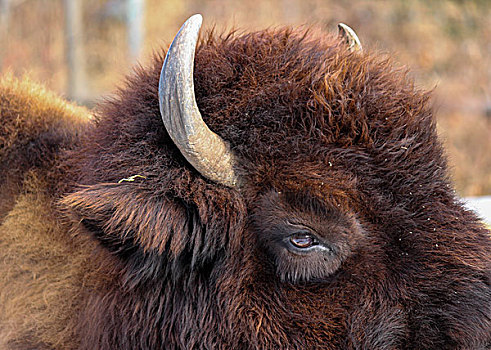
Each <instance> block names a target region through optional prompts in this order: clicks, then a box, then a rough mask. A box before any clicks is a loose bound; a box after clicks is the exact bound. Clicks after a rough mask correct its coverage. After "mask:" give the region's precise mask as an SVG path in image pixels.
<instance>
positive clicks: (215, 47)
mask: <svg viewBox="0 0 491 350" xmlns="http://www.w3.org/2000/svg"><path fill="white" fill-rule="evenodd" d="M162 61H163V59H162V57H161V56H158V57H157V58H155V63H154V65H153V66H152V67H150V68H147V69H139V70H138V71H137V72H136V74H135V75H134V76H132V77H130V78H129V79H128V81H127V84H126V87H125V88H123V89H121V90H120V91H119V92H118V94H117V96H116V97H114V99H112V100H109V101H107V102H106V103H104V104H102V105H101V107H100V109H99V112H98V114H97V118H96V120H95V123H94V124H93V125H92V126H91V127H90V128H89V129H88V130H87V133H86V134H84V135H82V136H81V138H80V141H79V142H78V143H75V145H74V146H73V147H72V150H67V151H65V152H64V153H63V159H62V160H61V161H59V162H58V161H57V162H56V169H57V171H56V172H54V175H52V177H51V178H53V179H57V181H58V182H55V183H51V185H54V186H55V187H56V186H60V188H61V189H60V190H59V191H58V192H57V195H55V196H50V197H49V198H47V199H46V200H47V201H48V202H51V201H53V200H55V199H57V198H58V197H61V201H60V202H59V203H60V208H61V210H62V211H61V212H58V211H56V212H53V211H50V210H52V209H49V208H50V207H49V206H47V208H48V212H46V213H45V214H44V216H45V217H46V219H47V220H48V221H49V223H50V224H49V225H55V226H56V227H59V228H61V227H64V226H63V225H68V226H71V228H72V231H73V232H74V233H76V235H75V236H74V237H72V236H71V235H67V233H66V231H63V230H62V229H57V230H56V231H53V232H56V233H55V235H59V236H60V242H61V243H59V244H61V245H63V246H64V247H65V248H64V249H65V251H66V254H67V256H68V258H69V259H70V260H72V259H73V263H72V264H70V266H69V267H67V268H66V269H65V270H63V269H62V271H63V275H62V276H66V277H63V279H62V280H63V281H66V286H65V288H61V287H59V286H57V285H56V284H54V283H53V281H52V280H50V279H46V280H45V284H44V285H43V286H42V288H44V290H55V293H56V295H60V298H61V295H64V298H65V299H66V300H69V301H70V303H71V305H72V308H64V307H63V306H62V305H61V304H58V303H55V304H53V308H54V309H53V311H52V312H50V313H49V314H50V315H60V316H57V318H58V321H60V322H58V323H57V322H54V323H49V322H44V321H45V320H47V319H49V317H48V316H46V314H42V313H38V314H39V319H38V320H39V321H40V323H39V324H38V325H35V322H33V323H32V324H30V325H27V326H26V328H23V327H20V326H19V327H18V332H14V333H10V334H8V335H7V336H4V337H6V339H7V342H10V343H11V344H15V343H16V342H18V341H19V339H23V341H24V343H23V344H20V345H19V346H18V347H19V348H23V347H26V348H28V347H29V346H36V344H46V346H52V347H59V348H63V347H66V348H69V347H70V346H72V345H71V344H70V343H63V340H60V339H64V338H63V337H64V334H72V333H73V334H74V337H73V339H72V340H74V341H75V342H76V341H78V340H80V344H78V347H80V348H82V349H157V348H165V349H194V348H196V349H201V348H202V349H250V348H257V349H265V348H271V349H275V348H280V349H314V348H322V349H484V348H486V347H488V346H490V345H491V334H490V333H491V308H490V303H489V301H490V298H491V287H490V253H489V252H490V250H491V242H490V239H489V236H488V234H489V232H488V231H486V230H485V229H484V227H483V225H482V224H481V223H480V222H479V221H478V219H477V218H476V216H475V215H474V214H473V213H471V212H469V211H466V210H465V209H464V208H463V207H462V205H461V204H460V203H459V201H458V199H457V198H456V196H455V193H454V191H453V190H452V187H451V185H450V183H449V181H448V171H447V166H446V162H445V158H444V156H443V153H442V148H441V145H440V143H439V142H438V140H437V136H436V132H435V126H434V121H433V119H432V113H431V108H430V106H429V104H428V95H427V94H425V93H423V92H420V91H418V90H417V89H416V88H414V86H413V83H412V82H411V81H410V80H409V79H408V78H407V76H406V74H405V73H404V72H403V71H399V70H397V69H394V68H393V67H392V65H391V64H390V62H389V61H388V60H386V59H383V58H381V57H379V56H378V55H376V54H373V53H352V52H350V51H349V50H347V48H346V47H344V45H343V43H342V42H340V41H338V39H337V38H334V37H330V36H325V35H323V36H319V35H316V34H314V33H312V32H310V33H309V32H296V31H291V30H289V29H285V30H272V31H263V32H257V33H251V34H245V35H237V34H235V35H234V34H231V35H229V36H226V37H220V38H216V37H213V36H210V37H208V38H206V39H204V40H203V41H202V42H201V44H200V45H199V48H198V50H197V54H196V63H195V77H194V78H195V90H196V98H197V102H198V106H199V108H200V111H201V113H202V115H203V118H204V120H205V122H206V123H207V124H208V125H209V126H210V128H211V129H212V130H213V131H215V132H216V133H218V134H219V135H220V136H221V137H222V138H224V139H225V140H227V141H228V142H229V143H230V145H231V148H232V150H233V151H234V153H235V154H236V155H237V157H238V159H240V167H241V168H240V169H237V170H238V172H239V173H240V174H241V176H242V178H243V180H244V182H243V183H244V184H243V186H242V187H241V188H240V189H229V188H225V187H223V186H220V185H217V184H214V183H211V182H210V181H208V180H206V179H205V178H203V177H202V176H200V174H199V173H197V172H196V171H195V170H194V169H192V168H191V166H190V165H189V164H188V163H187V162H186V160H185V159H184V157H183V156H182V155H181V154H180V153H179V151H178V149H177V148H176V147H175V145H174V144H173V143H172V141H171V139H170V138H169V136H168V135H167V133H166V131H165V129H164V127H163V123H162V121H161V117H160V113H159V107H158V97H157V87H158V79H159V73H160V68H161V66H162ZM132 175H140V176H142V177H138V178H136V179H135V181H132V182H131V181H122V182H119V180H121V179H124V178H129V177H130V176H132ZM60 178H63V180H60ZM25 200H26V201H32V197H26V198H25ZM19 203H20V202H19ZM38 207H39V206H38ZM48 213H51V214H48ZM11 215H12V213H10V214H9V218H10V217H11ZM61 217H63V218H61ZM12 220H14V219H12ZM37 220H39V221H41V219H40V218H37ZM41 222H42V221H41ZM9 225H13V223H12V224H9ZM298 227H302V230H309V232H315V233H316V234H317V235H318V237H319V239H320V240H321V241H322V242H326V245H328V246H329V252H328V253H322V254H324V255H322V254H320V253H312V254H310V253H309V254H306V255H301V254H300V255H299V254H292V253H291V252H290V251H288V250H285V248H284V246H282V244H283V243H281V242H283V238H284V237H285V235H287V234H290V233H294V231H295V230H296V228H298ZM36 230H37V233H36V234H38V235H46V243H45V247H48V246H49V244H50V242H51V240H53V238H50V237H52V236H50V235H48V234H46V233H43V230H39V229H36ZM0 234H1V235H4V233H3V232H1V231H0ZM0 237H1V236H0ZM88 238H93V239H94V241H93V242H90V241H87V240H86V239H88ZM24 241H25V240H24ZM78 241H80V242H81V243H80V245H74V244H79V243H78ZM53 243H54V242H53ZM23 245H24V247H25V248H23V249H20V250H17V251H13V253H11V255H12V256H13V257H14V258H17V259H22V257H23V256H24V255H23V254H25V253H24V251H29V249H33V248H32V245H29V244H28V243H23ZM87 245H89V246H90V247H92V246H93V245H96V246H97V249H95V248H94V251H93V253H92V254H93V255H92V258H91V259H90V260H89V261H87V260H84V259H85V257H87V256H88V255H89V253H90V252H89V251H88V250H89V248H88V247H89V246H87ZM6 246H7V247H8V246H9V244H8V243H7V244H6ZM54 247H55V246H54ZM66 247H71V248H70V249H68V248H66ZM53 249H55V248H53ZM91 249H92V248H91ZM9 251H10V250H9V248H7V252H9ZM60 251H62V250H60ZM2 254H4V253H3V252H2ZM61 255H63V254H61ZM60 259H61V261H65V260H63V259H66V257H63V258H61V257H60ZM50 260H51V259H50V255H49V254H47V255H46V261H43V260H42V261H39V263H38V264H40V266H46V267H49V266H50V265H49V264H50V262H49V261H50ZM81 261H85V262H86V263H85V264H84V263H81ZM11 264H15V262H12V263H11ZM44 264H45V265H44ZM57 268H60V266H58V267H56V268H54V270H55V271H56V269H57ZM81 268H83V270H81ZM48 270H49V269H45V270H43V271H44V274H46V275H50V273H49V272H48ZM60 274H61V272H60ZM84 281H88V282H84ZM10 283H13V282H10ZM19 283H23V281H22V280H21V281H20V282H19ZM19 285H21V284H19ZM5 286H6V285H5V283H2V289H5V288H6V287H5ZM39 288H40V289H41V290H42V288H41V287H39ZM34 297H36V296H35V295H34V296H30V297H29V298H34ZM29 298H27V297H26V302H25V304H26V305H27V304H28V300H29ZM10 309H12V308H10ZM25 310H26V309H25V308H22V307H20V308H19V311H18V313H17V314H15V315H13V316H12V317H13V318H14V319H15V318H16V317H17V319H19V317H20V316H18V315H22V314H28V312H27V311H25ZM78 310H80V312H77V311H78ZM9 318H10V316H9ZM60 324H65V325H67V329H65V331H63V332H60V333H58V332H57V331H56V329H59V328H56V327H59V325H60ZM50 325H53V326H50ZM55 325H56V326H55ZM42 327H48V328H50V331H43V328H42ZM25 329H28V330H29V329H30V331H29V332H27V333H26V331H25ZM25 334H30V336H29V337H26V336H25ZM43 334H45V337H44V338H43V337H41V335H43ZM54 334H56V335H54ZM59 334H61V335H59ZM38 346H39V345H38Z"/></svg>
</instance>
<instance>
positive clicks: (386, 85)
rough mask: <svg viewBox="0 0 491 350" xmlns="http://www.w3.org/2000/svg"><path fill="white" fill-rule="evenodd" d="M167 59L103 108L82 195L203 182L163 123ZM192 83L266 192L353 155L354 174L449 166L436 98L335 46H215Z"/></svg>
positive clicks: (206, 48)
mask: <svg viewBox="0 0 491 350" xmlns="http://www.w3.org/2000/svg"><path fill="white" fill-rule="evenodd" d="M162 56H163V55H162ZM162 56H157V57H156V58H155V60H154V65H153V66H151V67H149V68H140V69H138V70H137V71H136V73H135V74H134V75H133V76H131V77H129V78H128V81H127V83H126V86H125V87H124V88H122V89H121V90H120V91H119V92H118V94H117V95H116V96H115V97H114V98H112V99H110V100H109V101H106V102H105V103H104V104H102V106H101V107H100V108H99V113H98V122H97V124H98V125H97V126H98V127H97V128H95V129H94V130H93V132H92V133H91V134H90V135H89V136H88V138H89V140H87V142H86V145H87V146H86V148H85V149H83V150H82V152H80V153H79V156H80V158H81V159H80V158H79V157H74V159H76V160H75V162H76V164H74V165H73V166H75V168H77V170H76V174H78V176H75V178H76V180H77V182H78V183H83V184H90V183H96V182H104V181H115V180H116V181H117V180H119V179H121V178H126V177H128V176H131V175H134V174H141V175H150V177H151V176H152V175H155V176H157V177H158V176H160V177H161V174H162V171H163V169H165V173H166V178H167V179H169V180H171V179H172V182H170V183H169V182H168V183H167V185H168V186H171V187H173V188H175V189H178V190H177V191H178V192H179V191H180V190H179V189H181V188H182V185H183V183H181V182H184V183H187V184H189V181H190V179H192V178H195V177H196V176H197V173H196V172H195V171H194V170H193V169H191V168H190V166H189V165H187V163H186V161H185V160H184V158H183V157H182V156H181V155H180V153H179V152H178V150H177V148H176V147H175V146H174V145H173V144H172V141H171V140H170V138H169V137H168V135H167V133H166V131H165V130H164V126H163V123H162V121H161V117H160V112H159V106H158V96H157V89H158V80H159V74H160V69H161V66H162V62H163V57H162ZM194 80H195V92H196V99H197V103H198V106H199V109H200V111H201V113H202V115H203V119H204V120H205V122H206V123H207V124H208V125H209V126H210V128H211V129H212V130H213V131H215V132H216V133H218V134H219V135H220V136H221V137H222V138H224V139H225V140H227V141H228V142H229V143H230V144H231V147H232V149H233V151H234V152H236V153H237V155H238V156H239V157H240V159H242V161H243V162H242V164H241V165H242V166H243V167H244V169H243V170H244V173H246V174H248V176H257V177H259V178H257V181H258V182H262V183H269V182H274V181H276V180H275V179H278V178H279V177H283V178H282V179H281V181H283V182H285V180H286V179H285V178H284V177H285V176H287V177H289V176H290V175H291V176H290V177H296V175H294V174H291V173H292V172H296V171H297V170H298V169H300V168H304V169H305V167H311V168H309V170H312V171H310V173H311V174H312V173H314V172H316V170H315V169H321V168H322V169H325V168H326V166H332V165H342V163H346V161H347V159H348V158H349V156H350V152H352V153H353V154H356V157H354V158H356V159H354V160H349V161H348V163H350V164H351V166H352V165H353V162H356V161H360V160H363V161H364V162H365V163H371V166H373V165H376V166H377V167H381V168H384V167H387V166H389V167H391V166H393V163H391V164H389V163H387V164H386V165H384V164H383V162H384V159H387V158H391V159H392V161H394V157H395V158H396V159H395V161H396V162H397V160H399V161H401V159H404V162H405V164H406V167H407V168H411V167H414V166H415V165H414V162H417V161H418V159H419V158H420V157H421V155H425V156H429V157H431V159H433V160H434V162H436V163H438V164H439V165H441V164H440V163H441V162H442V160H441V152H440V146H439V145H438V144H437V142H436V135H435V130H434V125H433V121H432V118H431V112H430V110H429V109H428V106H427V99H428V98H427V95H425V94H424V93H421V92H420V91H418V90H416V89H415V88H414V86H413V83H412V81H411V80H409V79H408V78H407V76H406V74H405V72H404V71H400V70H397V69H395V68H393V66H392V65H391V63H390V62H389V61H388V60H387V59H385V58H382V57H380V56H379V55H377V54H373V53H369V52H368V53H357V52H350V51H349V50H348V49H347V47H345V45H344V44H343V42H342V41H341V40H339V38H337V37H335V36H329V35H325V34H320V33H317V32H314V31H309V30H301V31H295V30H291V29H277V30H267V31H260V32H255V33H250V34H245V35H239V34H236V33H231V34H229V35H222V36H219V37H217V36H214V35H209V36H208V37H206V38H204V39H202V40H201V42H200V44H199V46H198V48H197V54H196V62H195V76H194ZM416 148H417V149H418V150H417V153H414V150H415V149H416ZM341 149H342V150H343V151H342V154H339V152H338V154H334V153H333V152H334V151H336V150H338V151H339V150H341ZM361 158H366V159H361ZM426 160H428V159H426ZM376 163H380V164H376ZM300 164H302V166H301V167H300ZM345 165H346V164H345ZM183 167H184V169H183ZM86 169H89V170H86ZM173 169H174V170H175V171H173ZM292 169H293V170H292ZM295 169H297V170H295ZM338 169H339V168H338ZM331 170H332V169H331ZM88 171H90V173H88ZM305 172H308V171H305ZM197 177H199V176H197ZM292 181H293V180H292ZM253 182H255V181H253ZM167 185H165V186H164V187H167ZM167 189H168V188H167ZM164 191H165V190H164Z"/></svg>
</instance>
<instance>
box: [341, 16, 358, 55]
mask: <svg viewBox="0 0 491 350" xmlns="http://www.w3.org/2000/svg"><path fill="white" fill-rule="evenodd" d="M338 30H339V34H340V35H341V36H343V37H344V38H346V41H347V43H348V45H349V46H350V48H351V49H352V50H354V51H361V50H362V46H361V42H360V39H359V38H358V35H356V32H355V31H354V30H353V29H352V28H351V27H350V26H348V25H347V24H344V23H338Z"/></svg>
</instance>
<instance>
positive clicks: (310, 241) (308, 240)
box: [290, 232, 319, 249]
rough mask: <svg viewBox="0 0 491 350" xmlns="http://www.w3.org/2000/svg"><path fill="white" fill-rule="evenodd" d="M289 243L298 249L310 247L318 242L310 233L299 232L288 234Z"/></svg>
mask: <svg viewBox="0 0 491 350" xmlns="http://www.w3.org/2000/svg"><path fill="white" fill-rule="evenodd" d="M290 243H291V244H292V245H293V246H294V247H295V248H298V249H307V248H310V247H312V246H314V245H316V244H318V243H319V242H318V241H317V239H315V238H314V237H313V236H312V235H310V234H308V233H305V232H300V233H296V234H294V235H292V236H290Z"/></svg>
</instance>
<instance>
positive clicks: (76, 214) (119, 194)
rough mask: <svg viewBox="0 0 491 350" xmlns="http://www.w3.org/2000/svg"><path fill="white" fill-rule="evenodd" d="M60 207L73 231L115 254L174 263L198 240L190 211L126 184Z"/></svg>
mask: <svg viewBox="0 0 491 350" xmlns="http://www.w3.org/2000/svg"><path fill="white" fill-rule="evenodd" d="M60 205H61V208H62V210H63V212H64V214H65V215H66V217H68V218H69V219H70V221H71V222H72V223H73V224H74V225H75V230H76V231H77V232H87V231H89V232H90V234H92V235H93V236H94V237H95V238H96V239H97V240H98V241H99V242H100V243H101V244H102V245H103V246H104V247H106V248H108V249H109V250H110V251H111V252H113V253H115V254H116V255H124V256H127V254H128V253H131V251H134V250H135V249H138V250H142V251H143V252H151V253H152V254H155V253H156V254H158V255H161V254H163V253H166V254H167V256H168V257H169V258H171V259H172V258H175V257H177V256H179V255H180V254H181V253H182V252H183V251H184V249H185V248H186V247H188V246H189V244H192V240H193V236H196V235H198V236H200V235H199V233H196V232H194V231H196V230H200V227H199V225H197V224H196V223H195V222H194V221H195V220H193V217H195V215H194V213H193V212H192V210H190V209H186V208H185V207H184V206H183V205H180V204H179V203H176V202H173V201H172V200H170V199H168V198H160V197H155V196H149V195H148V194H147V193H146V192H143V191H138V189H136V188H134V187H133V186H127V185H124V184H113V183H104V184H97V185H92V186H88V187H85V188H82V189H81V190H79V191H77V192H74V193H71V194H69V195H67V196H65V197H64V198H63V199H62V200H61V201H60Z"/></svg>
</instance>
